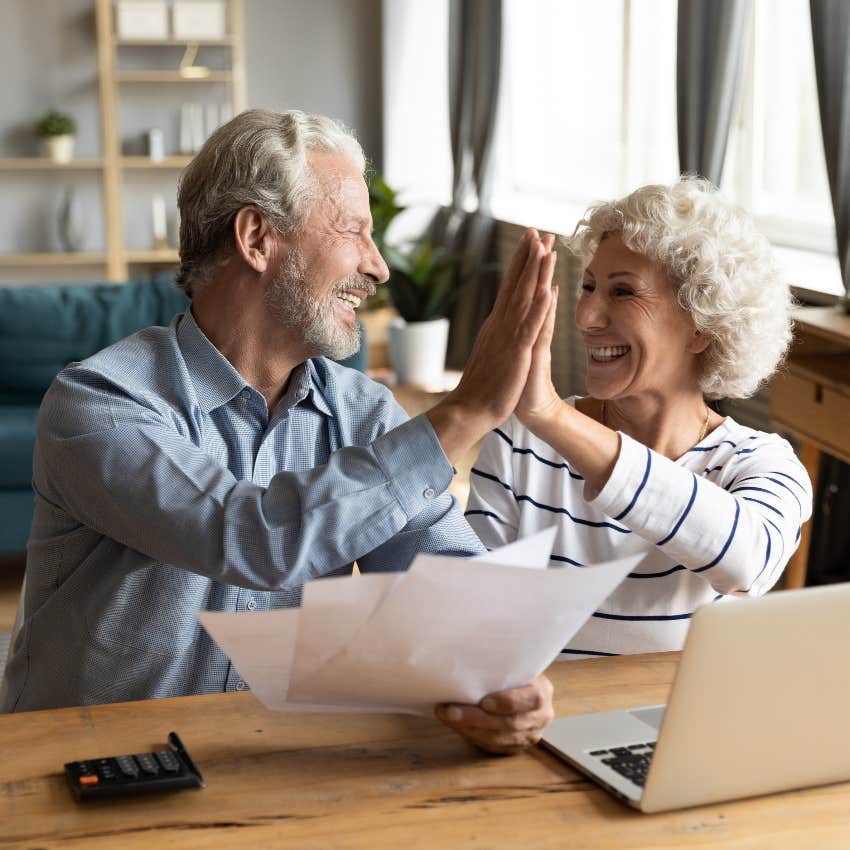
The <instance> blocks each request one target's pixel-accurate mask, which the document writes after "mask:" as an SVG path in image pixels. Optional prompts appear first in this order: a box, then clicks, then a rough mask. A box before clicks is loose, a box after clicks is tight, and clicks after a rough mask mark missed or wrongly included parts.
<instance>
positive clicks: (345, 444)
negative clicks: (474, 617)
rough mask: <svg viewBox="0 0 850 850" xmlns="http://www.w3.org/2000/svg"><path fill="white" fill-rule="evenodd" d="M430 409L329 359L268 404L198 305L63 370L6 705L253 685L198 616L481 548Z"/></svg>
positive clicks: (54, 397) (45, 414)
mask: <svg viewBox="0 0 850 850" xmlns="http://www.w3.org/2000/svg"><path fill="white" fill-rule="evenodd" d="M451 477H452V468H451V466H450V464H449V462H448V460H447V459H446V457H445V454H444V453H443V450H442V448H441V446H440V444H439V441H438V440H437V437H436V435H435V434H434V431H433V429H432V428H431V426H430V424H429V422H428V420H427V418H426V417H424V416H419V417H416V418H415V419H408V417H407V415H406V414H405V413H404V411H403V410H402V409H401V408H400V407H399V406H398V404H397V403H396V402H395V400H394V399H393V397H392V394H391V393H390V392H389V391H388V390H387V389H386V388H384V387H382V386H380V385H378V384H376V383H374V382H373V381H370V380H369V379H368V378H366V377H365V376H364V375H362V374H360V373H359V372H356V371H354V370H352V369H346V368H344V367H342V366H339V365H337V364H335V363H333V362H330V361H328V360H326V359H324V358H317V359H314V360H308V361H307V362H306V363H304V364H302V365H301V366H299V367H298V368H296V369H295V370H294V371H293V373H292V376H291V378H290V380H289V384H288V387H287V390H286V393H285V395H284V397H283V399H282V400H281V401H280V403H279V404H278V405H277V407H276V408H275V410H274V413H273V415H272V416H271V418H269V415H268V409H267V406H266V402H265V399H264V398H263V396H262V395H260V393H258V392H257V391H256V390H254V389H253V388H252V387H250V386H248V385H247V384H246V383H245V380H244V379H243V378H242V377H241V375H239V373H238V372H237V371H236V370H235V369H234V368H233V366H232V365H231V364H230V362H229V361H228V360H227V359H226V358H225V357H223V356H222V354H221V353H220V352H219V351H218V350H217V349H216V348H215V346H214V345H213V344H212V343H211V342H210V341H209V340H208V339H207V338H206V336H204V334H203V333H202V331H201V330H200V329H199V328H198V325H197V324H196V322H195V320H194V317H193V316H192V314H191V312H187V313H185V314H183V315H182V316H178V317H176V318H175V319H174V321H173V322H172V324H171V326H170V327H169V328H148V329H146V330H144V331H141V332H139V333H137V334H135V335H133V336H131V337H128V338H127V339H124V340H122V341H120V342H118V343H116V344H115V345H113V346H110V347H109V348H107V349H104V350H103V351H101V352H99V353H98V354H96V355H94V356H93V357H90V358H89V359H88V360H85V361H83V362H82V363H78V364H72V365H71V366H69V367H68V368H66V369H64V370H63V371H62V372H61V373H60V374H59V375H58V376H57V378H56V380H55V381H54V382H53V384H52V386H51V388H50V390H49V391H48V393H47V395H46V396H45V398H44V402H43V404H42V407H41V412H40V415H39V423H38V437H37V443H36V450H35V458H34V469H33V486H34V489H35V493H36V509H35V516H34V520H33V527H32V532H31V535H30V541H29V545H28V549H27V571H26V588H25V594H24V599H23V612H22V613H23V618H22V619H21V620H20V621H19V629H18V631H17V634H16V637H15V640H14V643H13V646H12V649H11V654H10V658H9V663H8V665H7V668H6V679H5V683H4V684H5V695H4V700H3V706H2V707H3V710H6V711H12V710H18V711H21V710H29V709H38V708H49V707H54V706H63V705H87V704H95V703H102V702H114V701H118V700H129V699H146V698H151V697H167V696H176V695H180V694H195V693H207V692H213V691H222V690H241V689H244V687H245V685H244V683H242V682H241V681H240V680H239V677H238V674H237V673H236V671H235V670H234V669H233V667H232V666H231V665H230V663H229V662H228V660H227V658H226V657H225V656H224V655H223V654H222V652H221V651H220V650H219V649H218V647H217V646H216V645H215V644H214V643H213V642H212V641H211V640H210V638H209V637H208V636H207V634H206V632H204V630H203V629H202V628H201V627H200V626H199V624H198V622H197V619H196V616H195V615H196V613H197V612H198V611H201V610H211V611H265V610H269V609H271V608H281V607H287V606H292V605H297V604H299V601H300V597H301V585H302V584H303V582H305V581H308V580H310V579H314V578H319V577H322V576H328V575H335V574H344V573H346V572H350V571H351V566H352V562H353V561H354V560H357V562H358V564H359V566H360V568H361V570H363V571H389V570H400V569H405V568H406V567H407V566H408V565H409V563H410V561H411V560H412V558H413V556H414V555H415V554H416V553H417V552H451V553H457V554H473V553H479V552H481V551H483V547H482V546H481V544H480V543H479V541H478V539H477V538H476V537H475V535H474V534H473V532H472V530H471V529H470V527H469V526H468V524H467V523H466V521H465V520H464V518H463V516H462V515H461V512H460V510H459V508H458V506H457V503H456V502H455V500H454V499H453V498H452V496H451V495H449V494H448V493H447V492H446V487H447V486H448V483H449V481H450V480H451Z"/></svg>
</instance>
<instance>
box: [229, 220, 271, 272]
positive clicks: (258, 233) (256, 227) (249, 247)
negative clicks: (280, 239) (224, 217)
mask: <svg viewBox="0 0 850 850" xmlns="http://www.w3.org/2000/svg"><path fill="white" fill-rule="evenodd" d="M275 233H276V231H275V230H274V228H273V227H272V226H271V225H270V224H269V222H268V220H267V219H266V217H265V216H264V215H263V214H262V213H261V212H260V210H258V209H257V208H256V207H242V208H241V209H240V210H239V211H238V212H237V213H236V215H235V216H234V217H233V241H234V244H235V247H236V253H237V254H239V256H240V257H241V258H242V259H243V260H244V261H245V262H246V263H247V264H248V265H249V266H250V267H251V268H252V269H253V270H254V271H255V272H257V273H258V274H262V273H263V272H265V271H266V270H267V269H268V267H269V263H270V262H271V261H272V258H273V253H274V250H275V247H276V244H275Z"/></svg>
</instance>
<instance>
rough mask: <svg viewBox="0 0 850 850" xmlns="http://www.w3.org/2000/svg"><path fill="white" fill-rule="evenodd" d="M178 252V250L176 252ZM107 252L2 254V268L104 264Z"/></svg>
mask: <svg viewBox="0 0 850 850" xmlns="http://www.w3.org/2000/svg"><path fill="white" fill-rule="evenodd" d="M175 253H176V252H175ZM105 262H106V254H99V253H88V252H82V251H75V252H73V253H62V252H61V251H56V252H51V253H48V252H41V253H34V254H0V268H18V269H23V268H39V267H42V266H47V267H50V268H55V267H56V266H102V265H103V264H104V263H105Z"/></svg>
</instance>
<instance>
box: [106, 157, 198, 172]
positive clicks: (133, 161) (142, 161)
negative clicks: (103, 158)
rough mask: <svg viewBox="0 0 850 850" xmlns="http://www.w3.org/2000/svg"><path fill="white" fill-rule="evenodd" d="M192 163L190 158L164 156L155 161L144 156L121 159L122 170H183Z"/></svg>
mask: <svg viewBox="0 0 850 850" xmlns="http://www.w3.org/2000/svg"><path fill="white" fill-rule="evenodd" d="M191 161H192V157H191V156H182V155H181V156H166V157H163V158H162V159H161V160H159V161H155V160H153V159H150V158H149V157H146V156H123V157H121V167H122V168H172V169H175V168H176V169H180V168H185V167H186V166H187V165H188V164H189V163H190V162H191Z"/></svg>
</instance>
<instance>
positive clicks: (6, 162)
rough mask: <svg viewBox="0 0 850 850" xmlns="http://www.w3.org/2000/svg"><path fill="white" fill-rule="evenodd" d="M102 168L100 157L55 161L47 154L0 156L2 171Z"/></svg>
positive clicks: (92, 169)
mask: <svg viewBox="0 0 850 850" xmlns="http://www.w3.org/2000/svg"><path fill="white" fill-rule="evenodd" d="M101 168H103V162H102V161H101V160H99V159H72V160H71V161H70V162H54V161H53V160H52V159H48V158H47V157H46V156H44V157H40V156H7V157H0V171H99V170H100V169H101Z"/></svg>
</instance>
